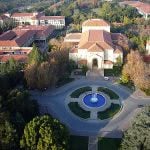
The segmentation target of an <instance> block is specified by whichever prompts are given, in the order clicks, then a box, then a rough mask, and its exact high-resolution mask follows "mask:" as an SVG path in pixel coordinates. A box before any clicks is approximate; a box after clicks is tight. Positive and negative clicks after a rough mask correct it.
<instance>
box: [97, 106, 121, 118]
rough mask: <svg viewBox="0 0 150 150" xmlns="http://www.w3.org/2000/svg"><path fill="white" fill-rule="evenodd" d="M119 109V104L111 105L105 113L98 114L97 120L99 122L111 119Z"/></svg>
mask: <svg viewBox="0 0 150 150" xmlns="http://www.w3.org/2000/svg"><path fill="white" fill-rule="evenodd" d="M120 108H121V106H120V105H119V104H111V106H110V107H109V108H108V109H106V110H105V111H102V112H98V118H99V119H101V120H103V119H108V118H111V117H113V116H114V115H115V114H116V113H117V112H118V111H119V110H120Z"/></svg>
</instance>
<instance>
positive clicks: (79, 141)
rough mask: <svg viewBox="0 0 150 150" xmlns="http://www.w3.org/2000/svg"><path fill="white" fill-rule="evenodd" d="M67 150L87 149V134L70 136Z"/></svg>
mask: <svg viewBox="0 0 150 150" xmlns="http://www.w3.org/2000/svg"><path fill="white" fill-rule="evenodd" d="M69 146H70V147H69V150H87V149H88V137H87V136H70V141H69Z"/></svg>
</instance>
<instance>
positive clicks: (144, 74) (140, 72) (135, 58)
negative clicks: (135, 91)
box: [122, 51, 150, 90]
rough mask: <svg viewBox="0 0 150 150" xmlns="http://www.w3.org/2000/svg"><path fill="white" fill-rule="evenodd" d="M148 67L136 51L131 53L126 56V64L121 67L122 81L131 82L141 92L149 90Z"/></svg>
mask: <svg viewBox="0 0 150 150" xmlns="http://www.w3.org/2000/svg"><path fill="white" fill-rule="evenodd" d="M149 73H150V72H149V69H148V66H147V65H146V64H145V63H144V62H143V58H142V56H141V55H140V53H139V52H138V51H131V52H130V53H129V54H128V56H127V62H126V64H125V65H124V66H123V70H122V79H123V80H122V81H123V82H126V83H127V82H128V81H129V80H131V81H132V82H133V83H134V85H135V86H136V87H138V88H140V89H142V90H147V89H150V77H149Z"/></svg>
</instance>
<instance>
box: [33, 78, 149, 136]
mask: <svg viewBox="0 0 150 150" xmlns="http://www.w3.org/2000/svg"><path fill="white" fill-rule="evenodd" d="M87 86H89V87H105V88H108V89H110V90H112V91H114V92H115V93H116V94H117V95H118V96H119V102H120V103H121V105H122V109H121V110H120V111H119V112H117V113H116V114H115V115H114V116H112V117H110V118H109V117H108V118H107V119H98V118H97V116H96V117H95V118H94V117H90V119H84V118H82V117H79V116H77V115H75V114H74V113H72V112H71V111H70V110H69V109H68V105H67V104H68V103H66V102H67V100H66V98H67V97H68V95H70V94H71V93H72V92H73V91H75V90H76V89H79V88H81V87H87ZM92 89H93V88H92ZM31 93H32V96H33V97H34V98H35V99H37V100H38V102H39V104H40V105H41V112H43V113H45V112H46V113H50V114H51V115H52V116H53V117H55V118H58V119H59V120H60V121H61V122H62V123H64V124H65V125H66V126H67V127H68V128H69V131H70V133H71V134H73V135H79V136H100V137H108V138H121V137H122V133H123V131H125V130H126V129H127V128H128V127H129V125H130V123H131V120H132V119H133V117H134V116H135V115H136V114H137V113H138V112H139V111H140V108H139V106H143V105H147V104H149V103H150V102H149V98H145V97H139V96H136V95H135V94H134V93H133V92H132V91H131V90H129V89H128V88H127V87H125V86H122V85H119V84H117V83H116V82H113V81H111V80H109V81H105V80H102V79H101V78H94V79H93V78H81V79H77V80H75V81H73V82H71V83H68V84H66V85H64V86H62V87H60V88H57V89H49V90H47V91H45V92H39V91H32V92H31ZM107 98H108V97H107V96H106V99H107ZM81 99H82V98H81ZM78 100H79V101H80V99H78ZM96 109H97V108H96ZM87 111H88V110H87Z"/></svg>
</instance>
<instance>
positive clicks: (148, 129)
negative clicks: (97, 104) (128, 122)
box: [120, 107, 150, 150]
mask: <svg viewBox="0 0 150 150" xmlns="http://www.w3.org/2000/svg"><path fill="white" fill-rule="evenodd" d="M120 149H121V150H149V149H150V107H146V108H144V109H143V110H142V112H140V113H139V115H138V116H137V117H136V118H135V120H134V121H133V123H132V126H131V127H130V128H129V129H128V130H127V131H126V132H125V133H124V137H123V141H122V144H121V148H120Z"/></svg>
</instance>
